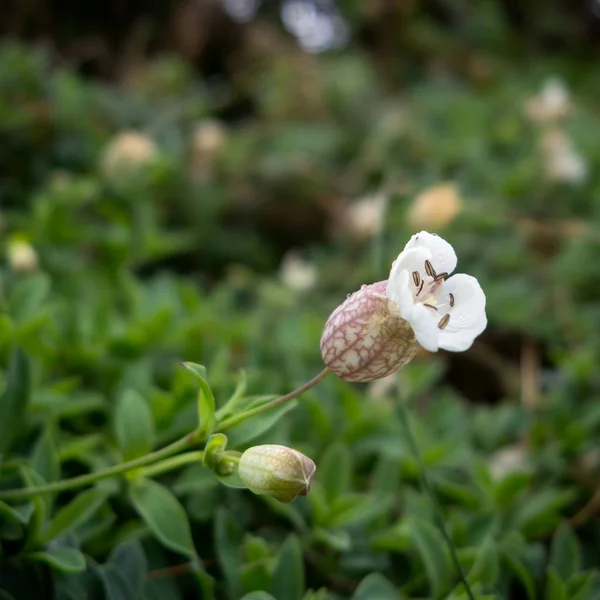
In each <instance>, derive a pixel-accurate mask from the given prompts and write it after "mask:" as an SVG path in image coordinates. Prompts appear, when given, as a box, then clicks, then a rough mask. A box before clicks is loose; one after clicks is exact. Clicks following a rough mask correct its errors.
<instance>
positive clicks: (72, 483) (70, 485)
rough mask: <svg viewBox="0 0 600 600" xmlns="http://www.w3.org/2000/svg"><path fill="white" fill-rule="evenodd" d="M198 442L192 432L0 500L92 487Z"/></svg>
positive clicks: (7, 493) (5, 494)
mask: <svg viewBox="0 0 600 600" xmlns="http://www.w3.org/2000/svg"><path fill="white" fill-rule="evenodd" d="M198 441H199V440H198V430H194V431H192V433H189V434H188V435H186V436H184V437H182V438H180V439H178V440H176V441H175V442H173V443H172V444H169V445H168V446H165V447H164V448H161V449H160V450H156V451H155V452H151V453H150V454H146V455H145V456H141V457H140V458H136V459H134V460H130V461H127V462H124V463H121V464H118V465H114V466H112V467H108V468H106V469H101V470H100V471H95V472H94V473H86V474H85V475H79V476H77V477H71V478H70V479H63V480H61V481H56V482H53V483H47V484H45V485H38V486H35V487H30V488H22V489H18V490H6V491H0V500H26V499H28V498H31V497H32V496H36V495H38V494H51V493H56V492H63V491H65V490H72V489H75V488H79V487H83V486H86V485H92V484H94V483H96V482H97V481H100V480H102V479H108V478H109V477H114V476H115V475H121V474H122V473H126V472H127V471H131V470H133V469H139V468H140V467H145V466H146V465H150V464H152V463H155V462H156V461H159V460H161V459H164V458H168V457H169V456H172V455H173V454H176V453H177V452H179V451H181V450H185V449H186V448H190V447H191V446H193V445H194V444H195V443H197V442H198Z"/></svg>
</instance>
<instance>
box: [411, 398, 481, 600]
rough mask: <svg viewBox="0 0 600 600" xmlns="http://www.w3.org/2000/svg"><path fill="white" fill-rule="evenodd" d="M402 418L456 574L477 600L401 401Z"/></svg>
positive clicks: (467, 590) (472, 598) (472, 597)
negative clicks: (430, 482) (431, 484)
mask: <svg viewBox="0 0 600 600" xmlns="http://www.w3.org/2000/svg"><path fill="white" fill-rule="evenodd" d="M400 416H401V420H402V425H403V426H404V429H405V431H406V439H407V440H408V443H409V445H410V448H411V451H412V453H413V455H414V457H415V459H416V460H417V464H418V465H419V478H420V480H421V487H422V488H423V491H424V492H425V493H426V494H427V495H428V496H429V498H430V500H431V502H432V504H433V509H434V513H435V520H436V521H437V526H438V528H439V530H440V533H441V534H442V536H443V538H444V541H445V542H446V544H447V546H448V549H449V550H450V556H451V557H452V562H453V563H454V567H455V568H456V572H457V573H458V577H459V579H460V582H461V583H462V586H463V587H464V588H465V591H466V593H467V596H468V597H469V600H475V596H474V595H473V592H472V591H471V587H470V586H469V582H468V581H467V578H466V576H465V572H464V571H463V568H462V565H461V564H460V561H459V560H458V555H457V554H456V548H455V547H454V543H453V542H452V539H451V538H450V535H449V534H448V530H447V529H446V523H445V522H444V515H443V513H442V509H441V508H440V505H439V503H438V501H437V498H436V497H435V494H434V493H433V490H432V489H431V486H430V485H429V479H428V478H427V474H426V471H425V464H424V463H423V458H422V457H421V453H420V452H419V447H418V446H417V442H416V440H415V437H414V436H413V433H412V429H411V428H410V423H409V420H408V409H407V408H406V404H405V402H404V401H403V400H402V399H400Z"/></svg>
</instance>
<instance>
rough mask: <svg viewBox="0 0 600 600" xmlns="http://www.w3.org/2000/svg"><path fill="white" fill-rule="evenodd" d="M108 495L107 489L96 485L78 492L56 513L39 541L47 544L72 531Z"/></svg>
mask: <svg viewBox="0 0 600 600" xmlns="http://www.w3.org/2000/svg"><path fill="white" fill-rule="evenodd" d="M108 495H109V492H108V491H106V490H104V489H102V488H98V487H95V488H92V489H90V490H86V491H85V492H82V493H81V494H79V495H78V496H77V497H76V498H75V499H73V500H71V502H69V504H67V505H66V506H65V507H64V508H62V509H61V510H60V511H59V512H58V513H57V514H56V516H55V517H54V519H52V522H51V523H50V525H49V526H48V529H47V530H46V531H45V532H44V533H43V535H42V536H41V540H40V542H41V543H42V544H47V543H48V542H49V541H51V540H53V539H54V538H56V537H58V536H59V535H62V534H64V533H67V532H68V531H72V530H73V529H75V527H77V526H78V525H80V524H81V523H84V522H85V521H87V520H88V519H89V518H91V517H92V516H93V515H94V513H95V512H96V511H97V510H98V509H99V508H100V507H101V506H102V505H103V504H104V503H105V502H106V499H107V498H108Z"/></svg>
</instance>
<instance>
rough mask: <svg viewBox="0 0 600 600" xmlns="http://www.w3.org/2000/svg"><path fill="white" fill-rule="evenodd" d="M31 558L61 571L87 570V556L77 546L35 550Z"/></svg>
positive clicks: (75, 571) (76, 571) (78, 571)
mask: <svg viewBox="0 0 600 600" xmlns="http://www.w3.org/2000/svg"><path fill="white" fill-rule="evenodd" d="M28 556H29V558H31V559H33V560H36V561H38V562H43V563H46V564H47V565H49V566H50V567H52V568H53V569H54V570H56V571H60V572H61V573H81V571H84V570H85V566H86V565H85V556H83V554H82V553H81V552H79V550H75V548H54V549H52V550H46V551H45V552H34V553H33V554H29V555H28Z"/></svg>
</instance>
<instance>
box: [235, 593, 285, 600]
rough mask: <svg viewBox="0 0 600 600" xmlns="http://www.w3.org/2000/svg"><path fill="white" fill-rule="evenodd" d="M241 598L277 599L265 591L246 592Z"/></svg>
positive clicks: (253, 599) (255, 599)
mask: <svg viewBox="0 0 600 600" xmlns="http://www.w3.org/2000/svg"><path fill="white" fill-rule="evenodd" d="M242 600H278V598H275V597H274V596H271V594H267V592H260V591H258V592H250V593H249V594H246V595H245V596H244V597H243V598H242Z"/></svg>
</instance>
